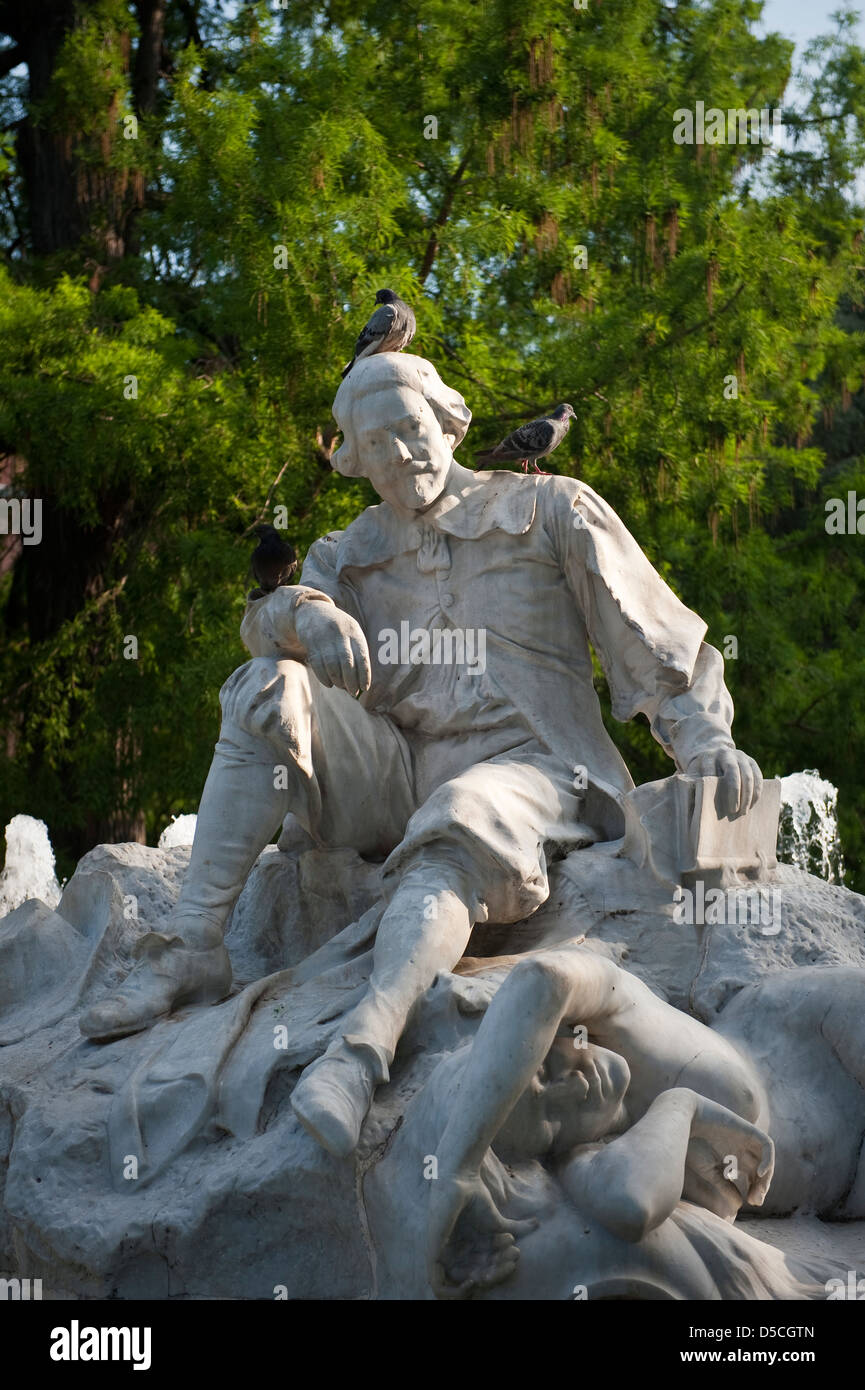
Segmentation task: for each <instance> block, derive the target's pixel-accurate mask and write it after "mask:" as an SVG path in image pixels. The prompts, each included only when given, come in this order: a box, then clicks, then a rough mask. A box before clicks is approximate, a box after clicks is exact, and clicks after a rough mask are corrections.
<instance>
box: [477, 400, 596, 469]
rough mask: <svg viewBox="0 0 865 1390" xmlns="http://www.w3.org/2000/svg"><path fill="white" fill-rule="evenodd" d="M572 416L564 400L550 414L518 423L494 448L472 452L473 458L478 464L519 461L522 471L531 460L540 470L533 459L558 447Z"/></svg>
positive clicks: (543, 456)
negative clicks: (526, 422)
mask: <svg viewBox="0 0 865 1390" xmlns="http://www.w3.org/2000/svg"><path fill="white" fill-rule="evenodd" d="M576 418H577V412H576V411H575V410H574V407H573V406H572V405H568V403H567V401H565V402H564V403H563V404H562V405H557V406H556V408H555V410H554V411H552V413H551V414H550V415H542V416H541V417H540V418H539V419H537V420H530V421H529V422H528V424H526V425H520V426H519V428H518V429H515V430H514V431H513V433H512V434H509V435H507V437H506V438H505V439H503V440H502V441H501V443H499V444H497V445H496V447H495V448H494V449H486V450H482V451H481V452H480V453H478V454H475V458H476V459H477V460H478V462H479V463H492V464H496V463H513V462H516V461H519V462H520V463H522V466H523V472H524V473H528V471H529V464H530V463H531V464H533V465H534V470H535V472H536V473H542V472H543V471H544V470H543V469H542V468H538V464H537V460H538V459H540V458H546V456H547V454H551V453H552V452H553V450H554V449H557V448H558V447H559V445H560V444H561V442H562V440H563V439H564V437H565V435H566V434H567V432H568V430H569V429H570V427H571V421H572V420H575V419H576Z"/></svg>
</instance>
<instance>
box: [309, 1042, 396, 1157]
mask: <svg viewBox="0 0 865 1390" xmlns="http://www.w3.org/2000/svg"><path fill="white" fill-rule="evenodd" d="M387 1079H388V1075H387V1067H386V1066H385V1065H384V1058H383V1055H382V1054H381V1053H380V1052H379V1050H378V1049H377V1048H375V1047H374V1046H373V1045H371V1044H366V1043H361V1042H360V1041H357V1042H356V1044H355V1045H352V1043H350V1042H349V1041H348V1040H347V1039H346V1038H339V1039H338V1040H337V1041H336V1042H335V1043H332V1044H331V1046H330V1047H329V1048H328V1050H327V1052H325V1053H324V1054H323V1056H321V1057H319V1058H318V1060H317V1061H315V1062H311V1063H310V1065H309V1066H308V1067H307V1068H306V1070H305V1071H304V1073H303V1075H302V1077H301V1078H300V1080H299V1081H298V1083H297V1085H296V1086H295V1088H294V1091H293V1092H292V1096H291V1104H292V1109H293V1110H294V1113H295V1114H296V1115H297V1118H298V1119H299V1120H300V1122H301V1124H302V1125H303V1127H304V1129H305V1130H306V1132H307V1133H308V1134H311V1135H312V1137H313V1139H315V1140H317V1141H318V1143H319V1144H321V1146H322V1148H324V1149H327V1151H328V1153H331V1154H333V1155H334V1156H335V1157H336V1158H347V1157H348V1155H349V1154H350V1153H353V1152H354V1150H355V1149H356V1148H357V1145H358V1140H359V1139H360V1131H361V1128H362V1126H363V1122H364V1120H365V1119H366V1115H367V1111H368V1110H369V1107H370V1104H371V1103H372V1096H373V1091H374V1090H375V1088H376V1086H377V1085H379V1083H380V1082H382V1081H386V1080H387Z"/></svg>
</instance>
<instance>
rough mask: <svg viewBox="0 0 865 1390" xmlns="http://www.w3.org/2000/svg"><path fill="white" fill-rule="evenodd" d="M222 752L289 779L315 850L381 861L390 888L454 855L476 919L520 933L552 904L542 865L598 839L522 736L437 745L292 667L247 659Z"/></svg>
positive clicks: (571, 795) (500, 733)
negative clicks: (464, 872)
mask: <svg viewBox="0 0 865 1390" xmlns="http://www.w3.org/2000/svg"><path fill="white" fill-rule="evenodd" d="M220 703H221V705H222V713H223V722H222V731H221V736H220V741H219V744H218V745H217V750H218V752H219V753H220V755H221V756H222V757H223V758H229V759H231V760H232V761H235V760H236V761H241V762H258V763H267V764H270V765H272V766H273V769H274V777H275V778H277V779H278V778H279V777H280V776H282V777H284V779H285V780H284V782H283V785H285V786H286V787H287V790H288V806H287V809H289V810H291V812H292V813H293V814H294V815H295V816H296V817H297V819H298V820H299V821H300V822H301V824H302V825H303V826H304V827H305V828H306V829H307V830H308V831H309V833H310V834H311V835H312V836H313V837H314V838H315V839H316V840H317V841H318V842H319V843H320V844H323V845H328V846H332V847H334V848H336V847H339V846H351V847H352V848H354V849H356V850H358V852H359V853H361V854H364V855H367V856H370V857H384V856H385V855H388V856H389V857H388V858H387V862H386V864H385V867H384V873H385V882H386V883H388V884H389V886H390V885H392V886H395V883H396V882H397V881H398V880H399V878H400V877H401V875H402V874H403V872H405V871H406V870H407V869H408V868H411V867H414V866H416V865H418V864H419V863H422V862H423V858H424V855H425V854H426V853H428V852H429V850H430V849H431V848H432V847H433V846H436V847H441V846H443V845H453V846H455V847H456V848H457V849H458V850H459V853H460V857H461V859H462V861H463V862H466V861H468V862H469V863H470V865H471V872H472V877H473V879H474V883H475V890H476V900H477V901H479V902H481V903H482V904H483V905H484V907H483V908H482V909H481V915H482V916H484V915H485V916H487V917H488V918H489V920H491V921H497V922H507V921H518V920H520V919H521V918H522V917H524V916H527V915H528V914H529V913H531V912H532V911H534V910H535V908H537V907H539V906H540V904H541V903H543V902H544V901H545V900H546V897H547V895H548V892H549V885H548V881H547V854H548V853H549V852H550V851H551V850H553V851H554V853H555V854H556V855H560V854H562V853H565V852H567V850H568V849H572V848H576V847H577V846H579V845H582V844H586V843H589V842H591V841H592V840H595V839H597V838H598V836H597V834H596V833H593V831H592V830H591V829H590V828H589V827H588V826H586V825H585V824H582V823H581V822H580V812H581V797H580V793H579V791H578V790H576V789H575V787H574V781H573V770H572V769H571V768H570V767H568V766H567V765H565V764H564V763H562V762H561V761H559V760H558V759H557V758H555V757H553V756H552V755H551V754H550V753H549V751H548V750H547V749H546V748H544V747H543V745H541V744H539V743H537V742H536V741H535V740H534V739H533V738H531V736H530V735H528V734H527V730H526V728H525V726H524V725H522V724H520V723H519V722H514V723H513V724H512V725H510V726H507V727H503V728H497V729H495V730H486V731H478V732H477V733H471V732H469V733H466V734H464V735H461V736H460V737H459V738H450V739H447V738H445V739H432V738H429V737H427V736H422V735H417V734H413V733H412V731H411V730H404V729H401V728H400V727H399V726H398V725H397V724H396V723H395V722H394V721H393V720H392V719H391V718H390V717H389V716H388V715H387V714H385V713H374V712H371V711H369V710H367V709H365V708H364V707H363V706H362V705H361V704H360V703H359V702H358V701H357V700H354V699H352V697H351V696H349V695H347V694H346V693H345V691H343V690H338V689H331V688H328V687H326V686H323V685H322V684H321V683H320V682H319V681H318V679H317V678H316V676H315V675H313V674H312V672H310V671H309V670H308V668H307V667H306V666H304V665H302V664H301V663H300V662H296V661H274V660H270V659H267V658H255V659H254V660H252V661H249V662H247V663H246V665H245V666H242V667H240V668H239V669H238V670H237V671H235V672H233V674H232V675H231V676H230V677H229V678H228V680H227V681H226V683H225V685H224V686H223V688H222V691H221V692H220Z"/></svg>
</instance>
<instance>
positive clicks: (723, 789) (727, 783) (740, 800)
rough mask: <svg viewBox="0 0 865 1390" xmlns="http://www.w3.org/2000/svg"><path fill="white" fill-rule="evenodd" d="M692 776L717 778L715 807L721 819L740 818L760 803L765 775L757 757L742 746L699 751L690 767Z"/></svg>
mask: <svg viewBox="0 0 865 1390" xmlns="http://www.w3.org/2000/svg"><path fill="white" fill-rule="evenodd" d="M687 771H688V773H689V774H690V775H691V776H692V777H717V778H718V791H717V793H716V796H715V810H716V811H717V813H718V817H719V819H720V820H725V819H726V820H736V819H738V817H739V816H743V815H744V814H745V812H746V811H748V810H750V808H751V807H752V806H756V804H757V801H758V800H759V797H760V792H761V791H762V788H763V774H762V772H761V771H760V769H759V767H758V766H757V764H756V763H755V762H754V759H753V758H749V756H748V754H747V753H743V752H742V751H741V749H739V748H719V749H718V751H717V752H716V753H698V754H697V756H696V757H695V758H692V759H691V761H690V763H689V764H688V768H687Z"/></svg>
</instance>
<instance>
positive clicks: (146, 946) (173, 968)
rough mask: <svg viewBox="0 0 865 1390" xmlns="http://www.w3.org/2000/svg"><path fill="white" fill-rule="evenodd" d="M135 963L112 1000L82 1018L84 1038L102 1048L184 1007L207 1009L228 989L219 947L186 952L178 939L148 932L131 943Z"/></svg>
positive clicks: (225, 954)
mask: <svg viewBox="0 0 865 1390" xmlns="http://www.w3.org/2000/svg"><path fill="white" fill-rule="evenodd" d="M135 954H136V955H137V956H138V957H139V959H138V961H137V963H136V964H135V965H134V966H133V968H132V970H131V971H130V973H129V974H128V975H127V977H126V979H125V980H124V982H123V984H122V985H121V987H120V989H118V991H117V993H116V994H113V995H110V996H109V997H108V998H107V999H101V1000H100V1001H99V1003H98V1004H94V1005H92V1006H91V1007H90V1008H89V1009H87V1010H86V1012H85V1013H83V1014H82V1015H81V1019H80V1020H79V1026H80V1028H81V1032H82V1033H83V1034H84V1036H85V1037H86V1038H94V1039H97V1040H99V1041H102V1042H105V1041H108V1040H109V1039H111V1038H122V1037H125V1036H126V1034H127V1033H138V1032H140V1031H141V1029H142V1028H147V1027H149V1025H150V1024H151V1023H153V1022H154V1021H155V1020H156V1019H157V1018H161V1017H162V1016H163V1015H165V1014H169V1013H171V1011H172V1010H173V1009H179V1008H181V1007H182V1006H183V1005H184V1004H211V1003H214V1002H215V1001H216V1000H217V999H222V998H224V997H225V995H226V994H227V993H228V991H229V989H230V988H231V962H230V961H229V959H228V952H227V951H226V949H225V947H224V946H223V945H222V943H221V942H220V943H219V945H217V946H208V947H205V948H204V950H191V949H190V948H189V947H187V946H186V944H185V943H184V942H183V941H182V940H181V938H180V937H179V936H165V935H163V933H162V932H154V931H152V932H147V933H146V934H145V935H144V936H142V937H141V938H140V940H139V941H138V942H137V943H136V947H135Z"/></svg>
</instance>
